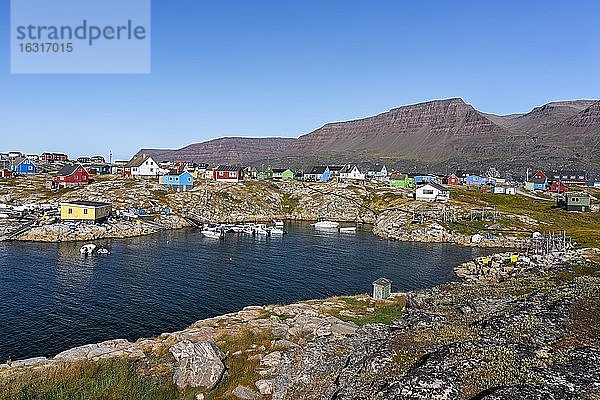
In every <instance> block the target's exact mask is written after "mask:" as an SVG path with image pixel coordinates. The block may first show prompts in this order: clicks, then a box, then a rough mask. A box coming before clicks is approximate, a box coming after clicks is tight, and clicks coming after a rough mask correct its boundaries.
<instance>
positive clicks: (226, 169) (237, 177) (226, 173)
mask: <svg viewBox="0 0 600 400" xmlns="http://www.w3.org/2000/svg"><path fill="white" fill-rule="evenodd" d="M213 179H214V180H215V181H217V182H240V181H243V180H244V168H242V167H240V166H238V165H219V166H218V167H217V168H215V169H213Z"/></svg>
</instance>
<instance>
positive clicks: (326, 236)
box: [0, 223, 494, 361]
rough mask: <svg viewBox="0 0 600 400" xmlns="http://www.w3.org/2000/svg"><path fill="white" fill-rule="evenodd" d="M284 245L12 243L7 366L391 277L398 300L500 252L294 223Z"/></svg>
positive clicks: (3, 264) (5, 274)
mask: <svg viewBox="0 0 600 400" xmlns="http://www.w3.org/2000/svg"><path fill="white" fill-rule="evenodd" d="M285 229H286V231H288V234H287V235H285V236H283V237H266V238H264V237H263V238H261V237H253V236H248V235H243V234H240V235H237V234H228V235H227V237H226V239H225V240H223V241H217V240H214V239H208V238H204V237H203V236H202V234H201V233H200V231H199V230H193V229H182V230H175V231H166V232H162V233H158V234H156V235H152V236H146V237H136V238H130V239H120V240H106V241H96V242H95V243H96V244H97V245H99V246H104V247H106V248H108V249H109V250H110V255H109V256H105V257H99V256H93V257H84V256H82V255H81V254H80V252H79V249H80V248H81V243H78V242H69V243H64V242H63V243H33V242H4V243H0V288H1V290H0V360H2V361H5V360H7V359H9V358H11V359H13V360H15V359H22V358H27V357H32V356H41V355H44V356H53V355H55V354H57V353H59V352H61V351H63V350H65V349H68V348H72V347H75V346H80V345H84V344H87V343H95V342H100V341H103V340H107V339H114V338H125V339H130V340H135V339H137V338H140V337H150V336H156V335H159V334H161V333H163V332H169V331H174V330H178V329H182V328H185V327H186V326H188V325H189V324H191V323H193V322H195V321H197V320H199V319H203V318H208V317H212V316H216V315H221V314H225V313H229V312H233V311H237V310H240V309H242V308H243V307H245V306H248V305H257V304H287V303H292V302H295V301H298V300H305V299H316V298H324V297H328V296H334V295H335V296H337V295H353V294H358V293H368V292H370V291H371V282H372V281H374V280H375V279H377V278H380V277H386V278H389V279H391V280H392V281H393V288H394V290H395V291H405V290H413V289H420V288H427V287H432V286H435V285H437V284H440V283H443V282H448V281H452V280H455V279H456V276H455V275H454V273H453V267H455V266H456V265H458V264H461V263H463V262H466V261H468V260H471V259H473V258H475V257H478V256H481V255H485V254H490V253H492V252H493V251H494V250H493V249H481V248H469V247H460V246H455V245H450V244H430V243H403V242H392V241H386V240H381V239H380V238H378V237H376V236H374V235H373V234H371V233H370V230H371V227H370V226H365V228H364V229H363V230H361V229H359V231H358V232H357V233H356V234H343V233H338V232H336V231H333V232H327V231H326V232H320V231H316V230H314V228H312V227H311V226H310V225H309V224H307V223H291V224H290V223H287V224H286V226H285Z"/></svg>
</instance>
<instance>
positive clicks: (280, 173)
mask: <svg viewBox="0 0 600 400" xmlns="http://www.w3.org/2000/svg"><path fill="white" fill-rule="evenodd" d="M294 176H295V174H294V171H292V170H291V169H289V168H273V179H275V180H279V181H291V180H293V179H294Z"/></svg>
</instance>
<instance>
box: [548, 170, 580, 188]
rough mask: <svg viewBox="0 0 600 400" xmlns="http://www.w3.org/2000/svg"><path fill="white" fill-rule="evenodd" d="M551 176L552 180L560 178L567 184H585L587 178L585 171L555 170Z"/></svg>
mask: <svg viewBox="0 0 600 400" xmlns="http://www.w3.org/2000/svg"><path fill="white" fill-rule="evenodd" d="M552 177H553V178H554V180H557V179H560V180H561V181H562V182H563V183H564V184H565V185H567V186H586V185H587V182H588V179H589V177H588V174H587V172H585V171H555V172H553V173H552Z"/></svg>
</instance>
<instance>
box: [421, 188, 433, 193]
mask: <svg viewBox="0 0 600 400" xmlns="http://www.w3.org/2000/svg"><path fill="white" fill-rule="evenodd" d="M423 194H433V190H430V189H424V190H423Z"/></svg>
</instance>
